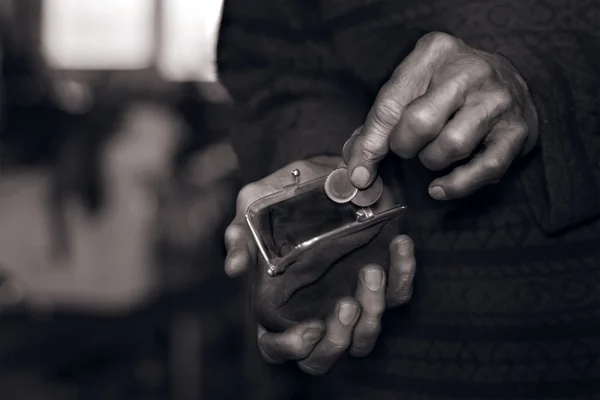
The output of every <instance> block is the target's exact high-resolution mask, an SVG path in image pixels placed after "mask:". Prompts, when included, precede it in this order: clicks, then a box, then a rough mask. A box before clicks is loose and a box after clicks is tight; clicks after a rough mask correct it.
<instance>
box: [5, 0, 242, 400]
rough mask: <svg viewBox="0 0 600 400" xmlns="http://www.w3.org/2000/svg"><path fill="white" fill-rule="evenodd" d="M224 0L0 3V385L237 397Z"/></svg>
mask: <svg viewBox="0 0 600 400" xmlns="http://www.w3.org/2000/svg"><path fill="white" fill-rule="evenodd" d="M221 6H222V4H221V1H220V0H101V1H85V0H0V66H1V70H0V124H1V125H0V399H2V400H13V399H15V400H16V399H19V400H20V399H27V400H37V399H44V400H54V399H61V400H62V399H66V400H70V399H85V400H94V399H107V400H109V399H110V400H112V399H148V400H151V399H173V400H177V399H228V398H236V399H239V398H246V397H245V396H244V395H242V394H241V393H244V390H245V389H244V385H245V384H246V382H244V380H243V379H242V377H243V375H244V374H243V373H242V372H241V371H242V369H243V368H244V367H243V363H244V361H243V358H244V357H243V354H244V342H243V340H242V327H241V326H242V321H241V320H240V315H241V314H240V307H241V305H242V303H243V298H242V296H241V295H240V287H238V286H239V283H238V282H235V281H232V280H228V279H227V278H226V277H225V275H224V273H223V272H222V271H223V269H222V265H223V257H224V251H225V250H224V248H223V240H222V238H223V232H224V229H225V226H226V225H227V223H228V222H229V220H230V219H231V217H232V213H233V211H234V202H235V194H236V193H237V190H238V189H239V183H238V181H237V178H236V168H237V167H236V159H235V155H234V154H233V152H232V150H231V147H230V146H229V144H228V142H227V140H226V131H227V128H228V126H227V122H228V121H230V120H231V118H232V110H231V105H230V102H229V98H228V96H227V93H226V91H225V90H224V89H223V88H222V87H221V86H220V85H219V84H218V82H217V78H216V73H215V65H214V58H215V55H214V53H215V47H216V36H217V30H218V24H219V18H220V11H221Z"/></svg>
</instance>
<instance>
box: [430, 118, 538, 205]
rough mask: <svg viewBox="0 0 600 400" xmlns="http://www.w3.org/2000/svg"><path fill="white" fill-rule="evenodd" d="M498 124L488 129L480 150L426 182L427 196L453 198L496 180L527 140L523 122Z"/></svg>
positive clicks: (440, 198)
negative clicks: (452, 168)
mask: <svg viewBox="0 0 600 400" xmlns="http://www.w3.org/2000/svg"><path fill="white" fill-rule="evenodd" d="M502 125H503V126H499V125H496V126H495V127H494V128H493V129H492V132H490V134H489V135H488V137H489V138H490V140H489V142H488V143H486V147H485V149H484V150H483V152H482V153H480V154H478V155H477V156H475V157H474V158H473V159H472V160H471V161H469V162H468V163H467V164H465V165H461V166H460V167H457V168H455V169H454V170H453V171H452V172H451V173H450V174H448V175H446V176H443V177H441V178H438V179H436V180H434V181H433V182H432V183H431V184H430V185H429V194H430V195H431V197H433V198H434V199H436V200H447V199H456V198H460V197H464V196H467V195H469V194H471V193H473V192H475V191H476V190H477V189H479V188H481V187H482V186H484V185H487V184H490V183H494V182H497V181H498V180H500V178H501V177H502V176H503V175H504V174H505V173H506V171H507V170H508V168H509V167H510V165H511V164H512V162H513V160H514V159H515V158H517V157H518V155H519V154H520V153H521V150H522V149H523V146H524V145H525V142H526V140H527V126H526V124H525V123H517V124H512V126H507V125H506V124H502Z"/></svg>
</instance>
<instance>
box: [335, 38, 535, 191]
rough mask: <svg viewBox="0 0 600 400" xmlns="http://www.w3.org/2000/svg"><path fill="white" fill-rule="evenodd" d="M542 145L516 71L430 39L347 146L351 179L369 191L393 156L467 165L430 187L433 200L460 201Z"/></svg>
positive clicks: (456, 43) (440, 165) (494, 57)
mask: <svg viewBox="0 0 600 400" xmlns="http://www.w3.org/2000/svg"><path fill="white" fill-rule="evenodd" d="M537 139H538V119H537V112H536V110H535V107H534V104H533V102H532V99H531V96H530V94H529V90H528V87H527V84H526V83H525V81H524V80H523V79H522V78H521V76H520V74H519V72H518V71H517V70H516V69H515V67H514V66H513V65H512V64H511V63H510V62H509V61H508V60H507V59H506V58H504V57H503V56H502V55H499V54H489V53H486V52H483V51H479V50H476V49H473V48H471V47H469V46H468V45H466V44H465V43H464V42H463V41H462V40H460V39H457V38H455V37H453V36H450V35H447V34H444V33H431V34H428V35H425V36H424V37H423V38H421V39H420V40H419V42H418V43H417V45H416V47H415V49H414V50H413V52H412V53H411V54H410V55H409V56H408V57H407V58H406V59H405V60H404V61H403V62H402V63H401V64H400V66H399V67H398V68H397V69H396V70H395V72H394V73H393V75H392V77H391V78H390V80H389V81H388V82H387V83H386V84H385V85H384V86H383V87H382V88H381V90H380V91H379V94H378V95H377V99H376V100H375V104H374V105H373V107H372V108H371V111H370V112H369V114H368V116H367V119H366V121H365V123H364V125H363V126H362V127H361V128H359V129H358V130H357V131H356V132H355V135H353V137H352V139H351V140H350V141H349V142H348V144H347V146H346V147H347V148H348V149H347V152H348V155H349V160H348V173H349V177H350V180H351V181H352V183H353V184H354V185H355V186H356V187H357V188H359V189H362V188H365V187H367V186H369V185H370V184H371V183H372V182H373V180H374V179H375V177H376V170H377V166H378V164H379V162H380V161H381V160H382V159H383V158H384V156H385V155H386V154H387V153H388V149H389V150H391V151H392V152H394V153H395V154H397V155H398V156H400V157H402V158H405V159H408V158H413V157H415V156H417V155H418V157H419V159H420V161H421V162H422V163H423V165H425V167H427V168H428V169H430V170H434V171H437V170H443V169H445V168H448V167H451V166H454V165H453V164H454V163H456V162H459V161H461V165H460V166H456V167H455V168H453V169H452V171H451V172H449V173H448V174H446V175H445V176H442V177H440V178H438V179H435V180H434V181H433V182H431V184H430V186H429V194H430V195H431V197H433V198H435V199H437V200H446V199H455V198H460V197H463V196H466V195H469V194H471V193H473V192H474V191H476V190H477V189H479V188H480V187H482V186H483V185H486V184H490V183H494V182H496V181H498V180H499V179H500V178H501V177H502V176H503V175H504V173H505V172H506V170H507V169H508V168H509V166H510V165H511V163H512V162H513V161H514V160H515V159H516V158H517V157H519V156H520V155H523V154H526V153H527V152H528V151H530V150H531V149H532V148H533V147H534V145H535V143H536V142H537Z"/></svg>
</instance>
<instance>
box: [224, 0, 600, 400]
mask: <svg viewBox="0 0 600 400" xmlns="http://www.w3.org/2000/svg"><path fill="white" fill-rule="evenodd" d="M430 31H443V32H447V33H450V34H453V35H455V36H457V37H459V38H461V39H463V40H465V41H466V42H467V43H468V44H470V45H471V46H473V47H476V48H479V49H482V50H486V51H490V52H492V51H495V52H500V53H502V54H504V55H505V56H506V57H507V58H509V59H510V60H511V61H512V62H513V63H514V64H515V66H516V67H517V69H519V71H520V72H521V74H522V75H523V77H524V78H525V79H526V81H527V83H528V85H529V86H530V89H531V92H532V95H533V97H534V100H535V102H536V106H537V108H538V113H539V116H540V126H541V139H540V142H539V144H538V146H537V148H536V149H535V150H534V152H533V153H532V154H531V155H530V156H529V157H527V158H526V159H524V160H522V161H520V162H518V163H516V164H514V165H513V166H512V167H511V169H510V170H509V172H508V174H507V175H506V176H505V177H504V179H503V180H502V181H501V182H500V183H498V184H496V185H494V186H490V187H487V188H485V189H483V190H481V191H480V192H478V193H476V194H475V195H473V196H471V197H470V198H468V199H463V200H457V201H451V202H436V201H434V200H432V199H430V198H429V197H428V195H427V186H428V184H429V183H430V182H431V180H432V179H433V178H434V177H435V176H436V174H435V173H432V172H429V171H427V170H426V169H425V168H424V167H422V166H421V165H420V164H419V163H418V161H405V162H402V168H401V170H399V172H398V173H399V174H401V175H402V177H403V179H404V185H405V187H406V189H407V193H408V197H407V202H408V206H409V208H410V217H409V234H410V235H411V237H412V238H413V239H414V241H415V244H416V248H417V262H418V272H417V277H416V282H415V285H416V287H415V296H414V297H413V300H412V301H411V303H410V305H408V306H406V307H404V308H401V309H398V310H392V311H389V312H387V313H386V315H385V317H384V321H383V332H382V336H381V337H380V340H379V342H378V345H377V348H376V350H375V352H374V354H372V355H371V356H369V357H367V358H365V359H350V358H349V359H348V360H344V361H342V362H340V365H339V366H338V367H336V368H335V369H334V371H332V372H331V374H330V375H326V376H325V377H322V378H317V379H314V380H310V382H312V383H316V384H315V385H313V386H314V388H316V389H314V388H313V390H316V392H313V393H312V394H311V395H310V396H312V397H310V398H319V394H320V393H325V390H326V389H325V388H330V389H332V390H333V392H332V393H329V394H328V395H329V396H331V397H333V398H340V399H375V398H376V399H387V398H389V399H398V398H399V399H438V400H441V399H451V398H452V399H592V398H593V399H600V219H599V218H598V216H599V215H600V125H599V124H600V115H599V110H600V104H599V96H598V95H599V93H600V92H599V89H600V0H572V1H569V0H521V1H509V0H486V1H481V0H456V1H443V0H260V1H259V0H226V1H225V6H224V12H223V19H222V24H221V33H220V39H219V46H218V64H219V74H220V79H221V80H222V82H223V83H224V85H225V86H226V87H227V89H228V90H229V91H230V93H231V95H232V96H233V98H234V101H235V103H236V106H237V111H238V115H237V119H236V122H235V124H234V128H233V129H232V133H231V136H232V141H233V144H234V147H235V149H236V151H237V153H238V156H239V159H240V162H241V165H242V170H243V171H244V174H245V179H246V180H248V181H252V180H256V179H259V178H261V177H263V176H265V175H266V174H268V173H269V172H272V171H274V170H276V169H278V168H280V167H282V166H283V165H285V164H287V163H288V162H291V161H293V160H296V159H302V158H306V157H309V156H313V155H317V154H339V153H340V151H341V146H342V144H343V143H344V141H345V140H346V139H347V137H348V136H349V134H350V133H351V132H352V131H353V129H354V128H356V127H357V126H359V125H360V124H361V123H362V121H364V118H365V115H366V113H367V112H368V110H369V107H370V105H371V104H372V103H373V100H374V96H375V95H376V93H377V91H378V89H379V88H380V87H381V85H382V84H383V83H384V82H385V81H386V80H387V79H388V78H389V76H390V74H391V72H392V71H393V69H394V68H395V67H396V66H397V65H398V64H399V63H400V62H401V61H402V59H403V58H404V57H405V56H406V55H407V54H408V52H410V51H411V50H412V48H413V46H414V44H415V42H416V40H417V39H418V38H419V37H420V36H421V35H422V34H424V33H426V32H430ZM307 396H308V395H307ZM323 396H324V395H323Z"/></svg>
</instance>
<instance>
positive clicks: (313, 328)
mask: <svg viewBox="0 0 600 400" xmlns="http://www.w3.org/2000/svg"><path fill="white" fill-rule="evenodd" d="M324 334H325V324H324V323H323V322H321V321H308V322H304V323H300V324H297V325H294V326H293V327H291V328H289V329H287V330H286V331H284V332H282V333H271V332H267V331H266V330H265V328H263V327H262V326H260V325H259V326H258V348H259V351H260V353H261V355H262V357H263V358H264V359H265V361H267V362H268V363H271V364H281V363H283V362H285V361H296V360H301V359H303V358H305V357H307V356H308V355H309V354H310V353H311V351H313V349H314V348H315V346H316V344H317V343H319V340H321V338H322V337H323V335H324Z"/></svg>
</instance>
